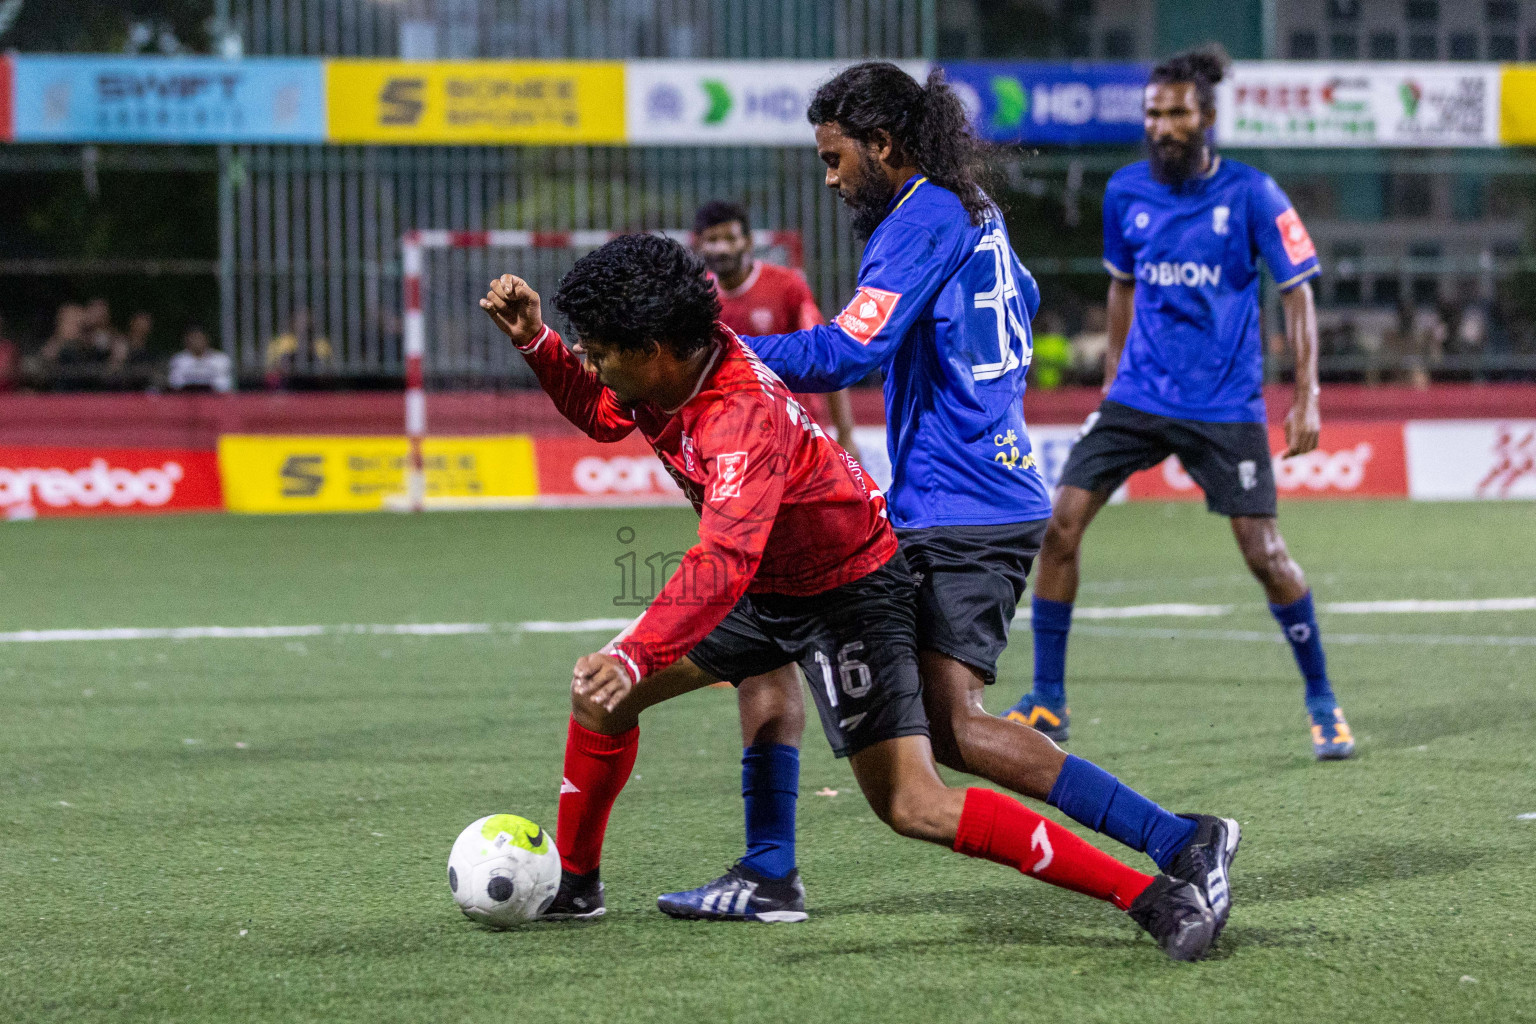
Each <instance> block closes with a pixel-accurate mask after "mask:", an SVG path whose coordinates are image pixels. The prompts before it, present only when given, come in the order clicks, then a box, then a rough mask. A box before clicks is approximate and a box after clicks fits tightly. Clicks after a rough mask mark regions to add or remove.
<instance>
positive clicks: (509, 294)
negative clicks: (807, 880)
mask: <svg viewBox="0 0 1536 1024" xmlns="http://www.w3.org/2000/svg"><path fill="white" fill-rule="evenodd" d="M554 304H555V308H556V309H558V310H560V311H561V312H562V313H564V314H565V315H566V316H567V317H568V318H569V319H570V322H571V325H572V327H573V328H574V329H575V333H576V340H577V345H576V348H575V350H574V351H572V350H570V349H567V348H566V347H565V345H563V344H562V343H561V340H560V337H559V336H558V335H557V334H555V333H554V332H553V331H551V330H550V329H549V328H548V327H547V326H545V324H544V322H543V317H542V312H541V309H540V302H539V297H538V295H537V294H536V293H535V292H534V291H533V290H532V289H531V288H529V287H528V286H527V284H526V283H525V282H523V281H521V280H519V279H518V278H515V277H513V276H511V275H505V276H503V277H501V278H499V279H497V280H496V281H493V282H492V283H491V289H490V292H489V293H488V294H487V295H486V297H485V298H484V299H482V300H481V303H480V305H481V307H482V308H483V309H485V310H486V312H487V313H488V314H489V315H490V316H491V318H492V320H493V321H494V322H495V323H496V325H497V326H498V327H499V328H500V329H501V330H502V331H503V332H505V333H506V335H507V336H508V337H509V338H511V339H512V342H513V344H515V345H516V346H517V347H518V350H519V351H521V352H522V353H523V354H524V356H525V357H526V358H527V360H528V364H529V366H530V367H532V368H533V370H534V372H535V373H536V374H537V376H538V378H539V383H540V385H541V386H542V387H543V388H544V390H545V391H546V392H548V394H549V396H550V397H551V398H552V399H554V401H555V404H556V405H557V406H558V407H559V409H560V411H561V413H563V414H564V415H565V416H566V418H568V419H569V420H570V421H571V422H572V423H574V424H575V425H576V426H578V427H580V428H581V429H582V430H584V431H585V432H586V433H587V434H588V435H589V436H591V437H592V438H594V439H595V440H599V441H618V440H620V439H622V438H624V437H627V436H628V435H629V434H631V433H632V432H634V431H636V430H638V431H639V432H640V433H641V434H642V435H643V436H644V437H645V439H646V440H647V441H648V442H649V443H650V445H651V447H652V448H653V449H654V451H655V452H656V455H657V456H658V457H659V458H660V459H661V460H662V463H663V465H664V466H665V467H666V468H667V471H668V473H670V474H671V476H672V478H673V479H674V480H676V481H677V483H678V486H679V487H681V488H682V489H683V492H684V493H685V494H687V496H688V498H689V500H690V501H691V502H692V504H693V506H694V509H695V510H696V511H697V512H698V513H699V516H700V522H699V542H698V544H696V545H694V546H693V547H692V548H690V549H689V550H688V552H687V553H686V554H685V555H684V556H683V559H682V563H681V564H680V565H679V567H678V569H677V571H676V572H675V573H674V574H673V575H672V577H671V578H670V579H668V580H667V583H666V585H665V586H664V587H663V588H662V591H661V593H659V594H658V595H657V596H656V598H655V600H653V601H652V603H651V605H650V607H648V608H647V609H646V610H645V612H644V613H643V614H642V615H641V616H640V617H639V618H638V619H636V620H635V621H634V622H633V623H632V624H631V625H630V626H629V628H628V629H626V630H625V631H624V632H623V633H622V634H620V635H619V636H618V637H616V638H615V639H614V640H613V641H612V642H611V643H610V644H608V645H607V646H606V647H605V648H603V650H601V651H598V652H595V653H593V654H589V655H586V656H585V657H583V658H581V659H580V660H578V661H577V662H576V666H575V669H574V671H573V674H572V681H571V720H570V726H569V733H568V739H567V741H566V748H565V775H564V779H563V781H562V784H561V787H560V812H559V824H558V826H557V828H556V831H555V841H556V843H557V844H558V846H559V849H560V859H561V865H562V869H563V871H562V877H561V882H560V890H559V892H558V893H557V894H556V896H555V900H554V902H553V903H552V904H551V905H550V906H549V908H548V909H547V910H546V911H545V916H546V917H550V918H555V919H576V918H588V919H590V918H595V917H599V916H601V915H602V914H603V913H604V910H605V901H604V896H603V886H602V882H601V880H600V878H599V861H600V859H601V855H602V845H603V837H604V833H605V831H606V829H607V824H608V817H609V812H610V810H611V808H612V806H613V803H614V801H615V800H616V799H617V798H618V795H619V792H620V791H621V790H622V789H623V788H624V784H625V782H626V781H627V780H628V778H629V774H630V770H631V769H632V768H633V767H634V763H635V754H636V751H637V749H638V746H639V741H640V729H639V724H638V723H639V717H640V714H641V713H642V712H643V711H644V710H645V709H646V708H648V707H651V706H653V705H655V704H657V703H660V702H661V701H665V700H668V699H670V698H672V697H676V696H678V695H680V694H683V693H686V692H688V691H690V690H696V689H699V688H700V687H703V686H708V685H710V684H712V683H714V682H716V681H718V680H722V679H723V680H730V681H732V682H740V681H741V680H743V679H745V678H747V677H751V676H757V675H760V674H763V673H769V672H773V671H775V670H778V669H780V668H783V667H787V666H793V665H794V664H795V663H796V662H798V663H799V664H800V665H801V666H802V667H803V668H804V670H805V671H806V672H815V673H818V674H819V673H820V671H822V670H823V669H825V670H826V671H831V669H830V666H831V665H833V664H835V665H836V666H837V670H838V671H839V672H840V673H842V674H843V676H844V678H845V680H846V681H845V683H844V685H843V686H842V687H841V689H840V690H834V689H833V688H832V687H831V685H830V684H829V685H828V687H827V688H826V691H825V692H823V691H822V690H820V689H817V690H816V691H815V693H816V704H817V708H818V709H819V710H820V711H821V718H822V725H823V727H824V730H825V732H826V735H827V740H828V742H829V743H831V745H832V748H833V751H834V752H835V753H836V754H837V755H838V756H840V757H847V758H848V762H849V766H850V767H851V768H852V769H853V774H854V777H855V778H856V779H857V780H858V782H859V787H860V789H862V790H863V792H864V796H865V798H866V799H867V800H868V801H869V805H870V807H871V808H872V809H873V810H874V812H875V814H876V815H878V816H879V818H880V819H881V820H882V821H884V822H885V823H886V824H888V825H889V826H890V827H891V828H892V829H894V830H895V831H897V832H898V833H900V834H901V835H904V836H909V837H911V838H914V839H923V840H926V841H928V842H932V843H938V844H940V845H943V846H947V847H950V848H952V849H953V850H955V851H956V852H958V853H964V854H967V855H969V856H972V857H981V858H985V859H987V860H991V861H994V862H996V863H999V864H1003V865H1007V866H1009V867H1013V868H1016V869H1017V870H1019V871H1022V872H1024V873H1026V874H1029V875H1032V876H1034V877H1036V878H1039V879H1041V880H1042V881H1046V882H1050V883H1051V884H1053V885H1058V886H1061V887H1062V888H1066V889H1071V890H1073V891H1075V892H1080V893H1083V894H1085V895H1089V896H1093V897H1095V898H1097V899H1101V900H1106V901H1109V902H1112V903H1114V904H1115V906H1117V907H1119V908H1120V909H1121V910H1123V911H1125V912H1126V913H1128V914H1129V915H1130V916H1131V917H1132V918H1133V919H1134V920H1135V921H1136V922H1137V923H1138V924H1139V925H1141V927H1142V928H1144V929H1146V930H1147V931H1148V932H1149V933H1150V934H1151V935H1152V937H1153V938H1154V939H1156V940H1157V942H1158V945H1159V946H1161V947H1162V949H1163V950H1164V952H1166V953H1167V954H1168V955H1169V956H1170V957H1172V958H1174V959H1176V960H1194V959H1198V958H1199V957H1201V956H1203V955H1204V954H1205V952H1206V951H1207V950H1208V949H1209V948H1210V945H1211V943H1212V942H1213V941H1214V939H1215V936H1216V933H1217V931H1218V923H1217V920H1216V916H1215V914H1213V913H1212V911H1211V908H1210V906H1209V904H1208V902H1207V900H1206V897H1205V895H1204V894H1203V892H1202V891H1201V889H1200V888H1198V887H1197V886H1196V885H1194V884H1191V883H1190V882H1189V881H1187V880H1181V879H1177V878H1172V877H1170V876H1168V875H1157V876H1153V875H1148V874H1144V873H1142V872H1139V871H1136V870H1134V869H1132V868H1130V867H1127V866H1126V865H1124V864H1122V863H1120V862H1119V861H1117V860H1115V859H1114V858H1113V857H1111V856H1109V855H1108V854H1107V853H1104V852H1102V851H1101V850H1098V849H1096V848H1095V847H1093V846H1091V845H1089V843H1087V842H1086V841H1085V840H1083V839H1081V838H1079V837H1078V836H1077V835H1076V834H1075V833H1073V832H1070V831H1068V830H1067V829H1065V828H1063V827H1061V826H1060V825H1057V824H1056V823H1055V822H1053V821H1050V820H1048V819H1046V818H1044V817H1041V816H1040V815H1039V814H1036V813H1035V812H1034V811H1031V810H1029V809H1028V808H1027V807H1025V806H1024V805H1023V804H1021V803H1019V802H1018V801H1016V800H1013V799H1010V798H1009V797H1006V796H1003V795H1002V794H1000V793H997V792H994V791H993V790H990V789H981V788H970V789H957V788H952V787H950V786H947V785H945V783H944V782H943V780H942V779H940V778H939V774H938V771H937V770H936V768H935V767H934V761H933V751H932V748H931V747H930V745H929V738H928V721H927V718H926V716H925V714H924V712H923V698H922V691H921V686H920V684H919V681H918V667H917V650H916V646H915V644H914V642H913V635H914V627H915V622H914V615H915V607H914V606H915V594H914V591H913V587H912V575H911V570H910V569H909V568H908V567H907V563H906V560H905V559H904V558H903V557H902V555H901V553H900V551H899V550H898V549H897V543H896V536H895V534H894V532H893V531H892V530H891V526H890V523H889V521H888V519H887V515H886V503H885V499H884V497H883V496H882V495H881V494H880V492H879V490H877V489H876V488H875V487H874V485H873V484H872V483H871V482H870V481H869V480H868V478H867V477H866V476H865V475H864V472H863V470H862V468H861V467H860V466H859V464H858V463H857V462H855V461H854V460H853V459H851V458H850V457H849V456H848V454H847V453H846V452H844V451H843V450H842V449H840V448H839V447H838V446H837V445H836V444H834V443H832V441H831V440H830V439H829V438H828V437H827V436H826V433H825V432H824V431H823V430H822V429H821V428H820V427H818V426H817V425H816V424H815V423H814V422H812V421H811V420H810V418H809V417H808V416H807V414H806V413H805V411H804V410H803V409H802V408H801V407H800V404H799V402H797V401H796V400H795V399H794V397H793V396H792V395H791V394H790V392H789V389H788V388H787V387H785V385H784V382H783V381H781V380H779V379H778V378H777V377H775V376H774V375H773V374H772V373H771V372H769V371H768V370H767V369H766V368H765V367H764V366H763V365H762V363H761V362H759V361H758V358H757V356H756V355H754V354H753V353H752V350H751V349H749V348H748V347H747V346H746V345H745V344H743V343H742V341H741V339H740V338H738V337H737V336H736V335H735V334H734V333H732V332H731V331H730V330H729V329H728V328H726V327H724V326H723V325H721V324H720V323H719V322H718V318H719V314H720V306H719V302H718V300H717V299H716V297H715V291H714V288H713V286H712V285H711V283H710V282H709V280H708V279H707V278H706V276H705V273H704V266H703V264H702V263H701V262H700V261H699V259H698V257H697V256H695V255H694V254H692V253H690V252H689V251H688V250H686V249H684V248H683V247H682V246H680V245H678V244H677V243H676V242H673V241H671V240H670V239H666V238H662V237H659V236H656V235H627V236H625V237H623V238H619V239H616V240H614V241H612V242H609V243H608V244H607V245H604V246H603V247H601V248H599V249H597V250H595V251H594V252H591V253H589V254H588V255H586V256H583V257H582V258H581V259H580V260H578V261H577V263H576V266H575V267H574V268H573V269H572V270H571V272H570V273H569V274H567V275H566V277H565V279H564V280H563V281H562V282H561V284H560V291H559V293H558V294H556V296H555V302H554ZM829 678H830V677H829ZM1042 742H1046V741H1043V740H1042ZM786 887H787V886H786ZM757 888H758V886H757V885H752V886H738V887H737V888H735V889H734V890H732V891H731V892H730V893H729V896H728V899H729V906H730V907H733V908H736V909H738V910H739V909H742V908H745V907H746V906H747V905H748V904H749V903H750V902H751V899H752V897H753V896H754V895H755V894H756V890H757ZM717 896H719V897H720V898H722V899H724V898H726V897H725V894H717ZM768 913H770V914H771V915H772V916H767V917H764V918H762V919H764V920H770V921H771V920H779V921H794V920H804V918H805V912H804V909H803V908H801V909H799V910H795V909H791V908H784V909H781V910H776V911H772V912H768Z"/></svg>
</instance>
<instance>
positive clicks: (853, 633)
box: [688, 554, 928, 757]
mask: <svg viewBox="0 0 1536 1024" xmlns="http://www.w3.org/2000/svg"><path fill="white" fill-rule="evenodd" d="M915 606H916V602H915V600H914V597H913V592H912V573H911V570H910V569H908V568H907V563H906V561H905V559H903V558H902V557H901V555H900V554H897V555H896V556H895V557H893V558H892V559H891V560H890V561H889V562H887V563H885V565H883V566H881V567H880V568H879V569H876V570H875V571H874V572H872V573H870V574H869V575H867V576H864V577H861V578H860V579H857V580H854V581H853V582H852V583H845V584H844V585H843V586H841V587H836V588H834V589H832V590H828V591H826V592H825V593H822V594H816V595H814V596H811V597H791V596H788V595H784V594H748V595H747V596H746V597H743V598H742V599H741V600H740V601H739V602H737V604H736V607H734V608H732V609H731V611H730V613H729V614H727V615H726V617H725V619H724V620H723V621H722V622H721V623H720V625H718V626H716V627H715V628H714V629H713V630H711V631H710V634H709V635H708V636H706V637H705V638H704V639H703V640H701V641H699V644H698V646H696V647H695V648H694V649H693V650H692V651H690V652H689V654H688V657H689V658H690V659H691V660H692V661H693V663H694V664H695V665H698V666H699V668H701V669H703V670H704V671H706V672H708V673H709V674H710V675H713V676H716V677H718V678H720V679H725V680H729V681H730V682H732V683H737V684H739V683H740V682H741V681H742V680H743V679H746V678H748V677H750V676H760V675H764V674H765V673H768V672H772V671H773V670H774V669H777V668H781V667H783V666H785V665H787V664H789V663H790V662H792V661H793V662H798V663H799V664H800V670H801V671H802V672H804V673H805V677H806V681H807V682H808V683H810V686H811V695H812V697H813V698H815V701H816V710H817V712H819V713H820V715H821V727H822V729H823V730H825V732H826V734H827V742H828V743H830V744H832V753H834V754H836V755H837V756H838V757H847V756H849V755H850V754H857V753H858V752H859V751H861V750H863V749H864V748H865V747H868V746H871V745H872V744H875V743H879V742H881V741H882V740H889V739H895V738H896V737H898V736H927V735H928V716H927V714H926V713H925V712H924V711H923V691H922V686H921V685H920V683H919V681H918V676H917V648H916V647H915V646H914V645H913V642H912V636H913V631H914V628H915V623H914V619H915V617H916V612H915Z"/></svg>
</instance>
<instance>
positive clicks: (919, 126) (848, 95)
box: [806, 60, 997, 224]
mask: <svg viewBox="0 0 1536 1024" xmlns="http://www.w3.org/2000/svg"><path fill="white" fill-rule="evenodd" d="M806 117H808V118H809V119H810V122H811V124H835V125H837V126H838V128H840V129H842V132H843V134H844V135H847V136H848V137H849V138H851V139H854V140H856V141H858V142H861V143H868V142H870V141H871V140H872V139H873V138H874V135H875V133H876V132H877V131H883V132H887V133H889V134H890V136H891V139H892V141H894V142H895V144H896V145H897V146H898V147H899V148H900V150H901V152H902V153H903V154H904V155H905V156H906V157H908V158H909V159H910V160H911V161H912V162H913V163H914V164H916V165H917V166H918V168H919V169H921V171H922V172H923V173H924V174H926V175H927V176H928V180H929V181H931V182H933V183H934V184H935V185H940V186H942V187H944V188H947V189H949V191H951V192H953V193H954V194H955V195H956V196H958V197H959V198H960V203H961V205H963V206H964V207H965V211H966V213H968V214H970V215H971V223H972V224H981V223H982V222H983V221H984V220H986V219H987V217H988V216H989V215H990V214H991V213H992V212H994V211H996V210H997V204H996V203H995V202H994V201H993V200H992V198H991V196H989V195H988V194H987V189H986V188H985V184H986V178H987V171H986V158H987V155H988V148H989V147H988V146H987V145H986V143H984V142H982V140H981V139H979V138H978V137H977V136H976V129H975V127H974V126H973V125H972V124H971V119H970V118H969V117H967V116H966V113H965V107H964V106H963V105H962V104H961V102H960V97H958V96H956V95H955V90H954V89H952V88H951V87H950V86H949V84H948V83H947V82H945V81H944V72H943V71H940V70H938V69H934V70H933V71H932V72H930V73H929V75H928V82H927V84H926V85H918V84H917V81H916V79H914V78H913V77H912V76H911V75H909V74H907V73H906V72H905V71H903V70H901V68H899V67H897V66H896V65H895V64H891V63H889V62H887V61H878V60H877V61H867V62H865V63H863V64H855V65H854V66H853V67H851V68H847V69H845V70H844V71H842V72H841V73H839V74H838V75H837V77H836V78H833V79H832V80H831V81H830V82H827V83H826V84H825V85H823V86H822V87H821V88H819V89H817V90H816V94H815V95H814V96H813V97H812V98H811V104H810V106H809V107H808V108H807V109H806Z"/></svg>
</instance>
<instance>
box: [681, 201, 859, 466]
mask: <svg viewBox="0 0 1536 1024" xmlns="http://www.w3.org/2000/svg"><path fill="white" fill-rule="evenodd" d="M693 249H694V251H695V252H697V253H698V254H699V255H700V256H702V257H703V258H704V265H705V266H707V267H708V268H709V271H710V273H711V274H713V275H714V278H715V286H716V288H717V289H718V290H719V293H720V322H721V323H723V324H725V326H727V327H729V328H730V329H731V330H733V331H735V332H736V333H737V334H739V335H742V336H746V335H749V334H786V333H788V332H789V331H798V330H801V329H802V328H806V327H815V326H816V325H817V324H824V323H826V322H827V321H826V318H825V317H823V316H822V315H821V310H820V309H819V308H818V307H817V305H816V296H814V295H812V294H811V286H810V285H809V284H807V283H806V280H805V275H804V274H801V273H800V271H798V270H793V269H791V268H789V267H781V266H778V265H777V264H773V263H769V262H767V261H765V260H760V259H756V258H755V257H754V256H753V255H752V224H751V221H750V220H748V217H747V208H746V207H744V206H742V205H741V204H740V203H732V202H727V201H725V200H723V199H712V200H710V201H709V202H707V203H705V204H704V205H703V206H701V207H699V211H698V213H697V214H695V215H694V218H693ZM795 397H796V398H798V399H799V400H800V404H801V405H803V406H805V408H806V409H807V410H809V411H810V414H811V415H812V416H814V417H815V418H816V422H817V423H820V424H821V425H822V426H824V427H832V428H833V429H834V430H836V432H837V443H838V444H840V445H842V447H843V450H844V451H846V452H847V453H848V454H849V455H852V456H853V457H854V458H856V459H857V458H858V457H859V448H858V445H857V444H856V443H855V442H854V439H853V406H852V404H851V403H850V402H849V401H848V392H847V391H833V392H831V393H829V394H826V395H818V394H805V395H796V396H795Z"/></svg>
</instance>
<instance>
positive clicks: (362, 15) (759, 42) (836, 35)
mask: <svg viewBox="0 0 1536 1024" xmlns="http://www.w3.org/2000/svg"><path fill="white" fill-rule="evenodd" d="M225 3H226V4H227V3H228V0H225ZM228 17H229V19H230V25H231V27H232V28H233V29H234V30H235V31H236V32H238V33H239V35H240V38H241V40H242V44H243V48H244V51H245V52H246V53H252V54H288V55H310V56H330V57H394V56H412V57H420V56H438V57H443V58H467V57H484V58H510V57H530V58H565V59H585V60H599V59H613V60H619V59H626V58H637V57H668V58H695V57H697V58H705V57H740V58H802V57H804V58H815V57H831V58H837V57H865V56H875V55H878V56H886V57H922V56H932V54H933V52H934V37H935V35H936V33H937V17H936V0H398V2H391V0H235V3H234V5H233V8H232V9H231V10H230V12H229V15H228ZM402 48H403V49H404V50H405V51H407V52H406V53H404V54H402V52H401V51H402ZM411 51H414V52H411Z"/></svg>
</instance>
